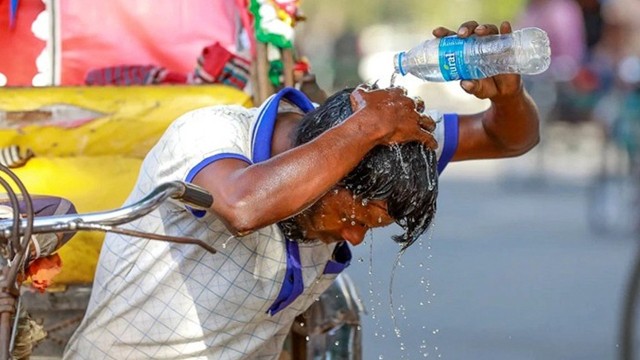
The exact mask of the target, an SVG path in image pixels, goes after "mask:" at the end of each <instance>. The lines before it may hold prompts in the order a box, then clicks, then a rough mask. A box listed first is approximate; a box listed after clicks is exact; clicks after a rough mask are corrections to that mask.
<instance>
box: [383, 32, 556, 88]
mask: <svg viewBox="0 0 640 360" xmlns="http://www.w3.org/2000/svg"><path fill="white" fill-rule="evenodd" d="M550 56H551V48H550V47H549V37H548V36H547V33H546V32H544V31H543V30H541V29H538V28H525V29H521V30H517V31H514V32H512V33H510V34H502V35H488V36H471V37H468V38H464V39H463V38H459V37H457V36H456V35H453V36H448V37H444V38H438V39H432V40H427V41H425V42H423V43H422V44H420V45H418V46H416V47H414V48H413V49H411V50H409V51H403V52H400V53H398V54H396V55H395V57H394V65H395V71H396V73H399V74H401V75H403V76H404V75H406V74H412V75H414V76H416V77H418V78H420V79H423V80H428V81H439V82H440V81H453V80H471V79H482V78H486V77H490V76H494V75H497V74H507V73H517V74H527V75H534V74H539V73H541V72H543V71H545V70H547V68H548V67H549V64H550V63H551V58H550Z"/></svg>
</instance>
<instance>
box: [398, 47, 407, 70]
mask: <svg viewBox="0 0 640 360" xmlns="http://www.w3.org/2000/svg"><path fill="white" fill-rule="evenodd" d="M404 53H405V52H404V51H402V52H399V53H397V54H396V56H395V63H396V64H395V65H396V66H395V67H396V71H397V72H399V73H400V75H402V76H405V75H407V73H406V71H404V69H403V68H402V58H404Z"/></svg>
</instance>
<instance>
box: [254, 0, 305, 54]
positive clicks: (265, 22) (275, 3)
mask: <svg viewBox="0 0 640 360" xmlns="http://www.w3.org/2000/svg"><path fill="white" fill-rule="evenodd" d="M298 4H299V0H251V3H250V5H249V11H251V13H252V14H253V16H254V18H255V28H256V38H257V39H258V41H260V42H263V43H270V44H273V45H275V46H277V47H279V48H281V49H287V48H291V47H293V27H294V26H295V24H296V22H297V21H300V20H303V19H304V17H303V16H302V15H301V14H300V11H299V8H298Z"/></svg>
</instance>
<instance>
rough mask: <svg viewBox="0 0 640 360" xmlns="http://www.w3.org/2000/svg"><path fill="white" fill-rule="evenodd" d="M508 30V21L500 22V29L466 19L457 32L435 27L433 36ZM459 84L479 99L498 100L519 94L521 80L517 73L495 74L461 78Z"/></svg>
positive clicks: (494, 32)
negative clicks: (486, 76)
mask: <svg viewBox="0 0 640 360" xmlns="http://www.w3.org/2000/svg"><path fill="white" fill-rule="evenodd" d="M510 32H511V24H510V23H509V22H508V21H504V22H502V24H501V25H500V30H498V27H497V26H496V25H493V24H484V25H479V24H478V23H477V22H476V21H467V22H465V23H464V24H462V25H460V28H458V31H457V32H454V31H452V30H449V29H447V28H444V27H439V28H436V29H434V30H433V36H435V37H438V38H442V37H445V36H450V35H458V37H460V38H466V37H469V36H487V35H495V34H508V33H510ZM460 86H461V87H462V89H464V91H466V92H467V93H469V94H471V95H474V96H476V97H478V98H480V99H491V100H492V101H494V102H500V101H501V100H503V99H505V98H510V97H512V96H514V95H521V92H522V80H521V78H520V75H517V74H505V75H496V76H492V77H489V78H486V79H481V80H462V81H461V82H460Z"/></svg>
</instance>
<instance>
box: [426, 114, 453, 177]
mask: <svg viewBox="0 0 640 360" xmlns="http://www.w3.org/2000/svg"><path fill="white" fill-rule="evenodd" d="M426 114H427V115H429V116H430V117H431V118H432V119H433V120H434V121H435V122H436V129H435V130H434V132H433V135H434V137H435V138H436V141H437V142H438V148H437V149H436V155H437V158H438V174H441V173H442V172H443V171H444V169H445V168H446V167H447V164H449V162H450V161H451V159H453V155H454V154H455V153H456V150H457V149H458V114H443V113H441V112H440V111H438V110H426Z"/></svg>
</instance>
